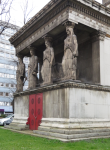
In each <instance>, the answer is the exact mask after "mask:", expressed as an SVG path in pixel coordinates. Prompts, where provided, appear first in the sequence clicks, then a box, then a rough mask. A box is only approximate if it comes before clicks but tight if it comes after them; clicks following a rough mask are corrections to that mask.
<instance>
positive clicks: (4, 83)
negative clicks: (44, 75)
mask: <svg viewBox="0 0 110 150" xmlns="http://www.w3.org/2000/svg"><path fill="white" fill-rule="evenodd" d="M3 24H4V25H5V24H6V23H5V22H3ZM2 29H3V26H1V27H0V30H2ZM18 30H19V27H18V26H15V25H12V24H8V28H6V29H5V30H4V31H3V33H2V34H1V35H0V110H2V112H0V114H1V113H3V110H4V112H5V113H11V112H13V106H12V101H13V93H14V92H15V91H16V69H17V57H16V56H15V48H14V47H13V46H12V45H11V44H10V42H9V38H10V37H11V36H12V35H13V34H15V33H16V32H17V31H18ZM24 61H25V62H26V64H28V59H27V58H25V59H24ZM26 67H27V65H26ZM26 88H27V86H25V87H24V89H26Z"/></svg>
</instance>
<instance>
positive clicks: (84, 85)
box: [14, 80, 110, 97]
mask: <svg viewBox="0 0 110 150" xmlns="http://www.w3.org/2000/svg"><path fill="white" fill-rule="evenodd" d="M63 88H81V89H88V90H95V91H105V92H110V86H102V85H93V84H88V83H82V82H80V81H75V80H68V81H63V82H59V83H54V84H51V85H45V86H40V87H37V88H35V89H32V90H26V91H23V92H20V93H15V94H14V97H18V96H23V95H30V94H34V93H42V92H46V91H51V90H56V89H63Z"/></svg>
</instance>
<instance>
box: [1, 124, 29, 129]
mask: <svg viewBox="0 0 110 150" xmlns="http://www.w3.org/2000/svg"><path fill="white" fill-rule="evenodd" d="M4 127H5V128H8V129H14V130H19V131H21V130H28V129H29V126H28V125H25V124H15V123H11V124H10V125H5V126H4Z"/></svg>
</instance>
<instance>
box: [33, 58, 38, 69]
mask: <svg viewBox="0 0 110 150" xmlns="http://www.w3.org/2000/svg"><path fill="white" fill-rule="evenodd" d="M37 65H38V58H37V56H35V63H34V69H33V72H36V69H37Z"/></svg>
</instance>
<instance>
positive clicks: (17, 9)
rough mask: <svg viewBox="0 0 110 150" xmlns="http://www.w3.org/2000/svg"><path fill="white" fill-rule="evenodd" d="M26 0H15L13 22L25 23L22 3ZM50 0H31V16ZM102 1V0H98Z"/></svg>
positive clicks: (12, 13) (19, 24) (16, 23)
mask: <svg viewBox="0 0 110 150" xmlns="http://www.w3.org/2000/svg"><path fill="white" fill-rule="evenodd" d="M24 1H25V0H14V1H13V5H12V10H11V23H13V24H15V25H18V26H22V25H23V13H22V10H21V5H23V2H24ZM49 1H50V0H29V9H30V8H32V7H33V6H34V9H33V11H32V12H31V14H30V16H29V18H31V17H32V16H34V15H35V14H36V13H37V12H38V11H39V10H40V9H42V8H43V7H44V6H45V5H46V4H47V3H48V2H49ZM96 1H98V2H100V3H102V0H96ZM32 5H33V6H32Z"/></svg>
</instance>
